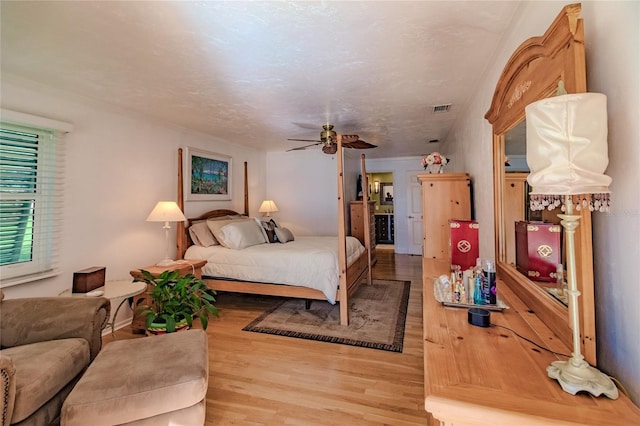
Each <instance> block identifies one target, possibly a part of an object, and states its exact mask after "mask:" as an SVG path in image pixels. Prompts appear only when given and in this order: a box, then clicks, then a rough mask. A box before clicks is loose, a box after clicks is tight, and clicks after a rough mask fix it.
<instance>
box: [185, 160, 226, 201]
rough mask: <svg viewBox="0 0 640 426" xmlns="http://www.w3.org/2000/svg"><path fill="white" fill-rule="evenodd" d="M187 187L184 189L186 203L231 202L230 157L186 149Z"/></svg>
mask: <svg viewBox="0 0 640 426" xmlns="http://www.w3.org/2000/svg"><path fill="white" fill-rule="evenodd" d="M186 162H187V164H186V166H187V167H186V171H187V179H185V183H186V185H187V187H186V188H185V189H184V192H185V194H186V197H185V199H186V200H188V201H224V200H231V188H232V186H231V184H232V182H231V176H232V168H231V165H232V164H231V157H229V156H228V155H223V154H217V153H215V152H208V151H204V150H201V149H197V148H187V156H186Z"/></svg>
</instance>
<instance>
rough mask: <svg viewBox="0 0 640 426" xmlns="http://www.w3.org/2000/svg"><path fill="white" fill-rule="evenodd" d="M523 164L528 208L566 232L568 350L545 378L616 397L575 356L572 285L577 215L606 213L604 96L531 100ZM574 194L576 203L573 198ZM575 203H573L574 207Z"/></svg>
mask: <svg viewBox="0 0 640 426" xmlns="http://www.w3.org/2000/svg"><path fill="white" fill-rule="evenodd" d="M525 114H526V123H527V163H528V165H529V168H530V170H531V173H530V174H529V176H528V177H527V181H528V182H529V184H530V185H531V186H532V191H531V194H530V204H531V210H543V209H545V208H546V209H548V210H553V209H554V208H556V207H559V206H562V211H563V212H564V214H559V215H558V217H559V218H560V219H561V220H562V221H561V224H562V226H563V227H564V229H565V238H566V247H567V254H566V256H567V257H566V259H567V273H568V277H567V284H568V293H569V303H568V305H569V306H568V308H569V320H570V325H571V329H572V338H573V352H572V354H571V357H570V358H569V360H567V361H554V362H552V363H551V365H549V366H548V367H547V374H548V375H549V377H551V378H553V379H556V380H558V382H559V383H560V386H562V389H563V390H564V391H565V392H568V393H570V394H572V395H575V394H576V393H577V392H579V391H588V392H590V393H591V394H593V395H595V396H599V395H601V394H604V395H606V396H608V397H609V398H611V399H616V398H618V389H617V388H616V386H615V385H614V383H613V381H612V380H611V378H610V377H609V376H607V375H606V374H604V373H602V372H601V371H599V370H598V369H597V368H594V367H592V366H590V365H589V363H587V362H586V361H585V360H584V357H583V356H582V354H581V352H580V320H579V316H578V296H579V295H580V292H579V291H578V290H577V284H576V263H575V243H574V234H575V230H576V228H577V227H578V224H579V219H580V216H579V215H575V214H574V209H575V210H577V211H580V210H581V209H583V208H589V209H590V210H591V211H601V212H602V211H608V209H609V184H610V183H611V178H610V177H609V176H607V175H605V174H604V171H605V169H606V168H607V165H608V163H609V157H608V154H607V98H606V96H605V95H603V94H600V93H578V94H569V95H566V94H565V95H560V96H555V97H551V98H547V99H542V100H540V101H537V102H534V103H532V104H530V105H528V106H527V107H526V108H525ZM574 196H575V199H574ZM574 200H575V204H574Z"/></svg>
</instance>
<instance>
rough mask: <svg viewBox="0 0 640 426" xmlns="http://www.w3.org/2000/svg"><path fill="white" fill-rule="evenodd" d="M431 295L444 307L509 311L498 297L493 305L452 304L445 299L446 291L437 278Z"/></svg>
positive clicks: (434, 280)
mask: <svg viewBox="0 0 640 426" xmlns="http://www.w3.org/2000/svg"><path fill="white" fill-rule="evenodd" d="M433 295H434V297H435V298H436V300H437V301H438V302H440V303H442V304H443V305H444V306H451V307H455V308H482V309H487V310H489V311H502V310H504V309H509V306H507V305H506V304H505V303H504V302H503V301H502V299H500V297H496V304H495V305H476V304H475V303H458V302H453V301H451V300H450V299H449V298H448V297H447V290H446V289H445V288H444V286H443V285H442V282H441V281H440V280H439V279H438V278H434V279H433Z"/></svg>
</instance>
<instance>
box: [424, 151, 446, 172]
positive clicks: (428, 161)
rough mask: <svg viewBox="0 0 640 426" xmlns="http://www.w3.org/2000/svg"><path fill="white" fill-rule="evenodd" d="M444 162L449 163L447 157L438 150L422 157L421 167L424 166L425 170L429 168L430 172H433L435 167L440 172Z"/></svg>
mask: <svg viewBox="0 0 640 426" xmlns="http://www.w3.org/2000/svg"><path fill="white" fill-rule="evenodd" d="M446 164H449V159H448V158H447V157H445V156H444V155H442V154H440V153H439V152H432V153H431V154H429V155H425V156H424V157H423V158H422V167H424V169H425V170H427V169H429V171H432V172H434V171H435V169H438V171H439V172H441V171H442V167H443V166H444V165H446Z"/></svg>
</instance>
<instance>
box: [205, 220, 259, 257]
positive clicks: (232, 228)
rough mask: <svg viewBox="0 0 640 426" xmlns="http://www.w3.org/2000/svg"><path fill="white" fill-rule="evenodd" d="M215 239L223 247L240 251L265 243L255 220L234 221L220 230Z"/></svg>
mask: <svg viewBox="0 0 640 426" xmlns="http://www.w3.org/2000/svg"><path fill="white" fill-rule="evenodd" d="M217 239H218V241H219V242H220V244H221V245H223V246H224V247H227V248H230V249H234V250H242V249H244V248H247V247H251V246H255V245H257V244H264V243H266V242H267V241H266V240H265V238H264V235H263V233H262V228H261V227H260V225H258V223H257V222H256V221H255V220H242V221H234V222H231V223H228V224H226V225H224V226H223V227H222V228H220V230H219V232H218V235H217Z"/></svg>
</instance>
